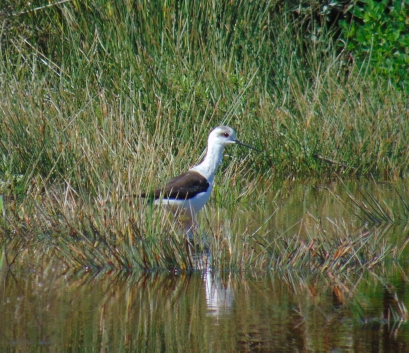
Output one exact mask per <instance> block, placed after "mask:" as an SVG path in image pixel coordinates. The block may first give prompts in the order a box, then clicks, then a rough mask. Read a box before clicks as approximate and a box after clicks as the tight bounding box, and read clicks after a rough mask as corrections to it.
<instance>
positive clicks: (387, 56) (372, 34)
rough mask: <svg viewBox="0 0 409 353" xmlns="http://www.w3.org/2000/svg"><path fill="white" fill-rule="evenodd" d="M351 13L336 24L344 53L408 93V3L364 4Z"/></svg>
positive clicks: (383, 2) (364, 2)
mask: <svg viewBox="0 0 409 353" xmlns="http://www.w3.org/2000/svg"><path fill="white" fill-rule="evenodd" d="M352 13H353V18H352V20H350V21H341V22H340V25H341V28H342V29H343V33H344V35H345V36H346V38H347V45H346V49H347V50H348V51H349V52H351V53H352V55H353V57H354V59H356V60H358V62H359V64H360V65H362V64H363V63H364V62H365V61H368V62H369V63H370V65H371V67H373V68H374V72H375V73H376V74H380V75H382V76H385V77H387V78H389V79H390V83H391V84H392V85H396V86H397V87H399V88H401V89H403V90H405V91H406V92H409V71H408V67H409V1H393V2H392V4H391V1H388V0H383V1H374V0H364V1H360V2H359V4H358V5H357V6H355V7H354V8H353V11H352Z"/></svg>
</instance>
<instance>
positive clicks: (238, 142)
mask: <svg viewBox="0 0 409 353" xmlns="http://www.w3.org/2000/svg"><path fill="white" fill-rule="evenodd" d="M234 142H235V143H237V144H238V145H240V146H244V147H247V148H250V149H252V150H254V151H257V152H261V151H260V150H258V149H257V148H255V147H253V146H250V145H246V144H245V143H243V142H240V141H239V140H234Z"/></svg>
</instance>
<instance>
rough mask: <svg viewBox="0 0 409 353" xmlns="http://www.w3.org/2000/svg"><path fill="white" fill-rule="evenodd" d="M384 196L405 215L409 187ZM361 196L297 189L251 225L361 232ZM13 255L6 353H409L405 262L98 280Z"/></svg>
mask: <svg viewBox="0 0 409 353" xmlns="http://www.w3.org/2000/svg"><path fill="white" fill-rule="evenodd" d="M368 187H369V186H368ZM376 188H377V190H378V189H379V190H378V191H377V193H376V194H375V191H374V190H373V189H371V192H372V195H375V196H376V197H377V199H378V200H385V201H386V204H387V205H388V207H389V208H390V209H391V210H393V209H395V210H400V207H401V206H402V205H400V204H399V201H398V200H397V198H396V197H395V196H394V194H393V192H392V191H393V190H397V189H398V190H401V191H402V192H403V193H404V190H405V187H404V186H399V187H397V186H396V185H389V184H385V185H384V186H382V187H380V186H379V185H377V186H376ZM359 190H361V189H360V188H359V187H356V189H354V187H352V186H350V187H349V188H348V189H346V187H345V186H342V185H335V186H334V185H332V186H328V185H327V186H325V187H318V188H317V187H312V186H297V187H295V188H293V189H291V190H288V191H287V192H286V193H282V194H280V195H278V196H277V194H276V195H275V197H274V200H273V201H272V202H271V203H268V206H265V205H264V206H260V209H258V208H257V207H253V210H252V212H253V213H251V212H250V211H248V213H249V218H248V219H249V220H251V222H252V225H251V227H254V228H256V227H257V222H260V220H262V219H263V217H265V215H266V214H268V213H269V212H270V213H271V212H273V211H274V212H275V213H274V217H272V218H271V219H270V221H269V222H270V228H271V229H274V230H275V231H276V232H283V231H284V230H288V229H291V228H292V227H294V228H297V229H299V228H300V227H299V224H300V223H303V224H305V223H308V222H310V220H311V219H316V218H317V217H319V218H321V219H322V222H323V224H326V223H328V224H334V223H335V224H338V223H337V222H339V224H347V225H346V226H345V227H344V229H349V226H348V225H349V224H352V223H354V222H357V220H356V217H357V216H356V215H355V214H354V213H353V212H351V209H348V208H347V207H345V204H344V203H343V202H346V200H347V199H348V197H347V191H348V192H350V193H352V194H353V195H360V194H361V195H362V193H361V191H359ZM334 195H335V196H334ZM363 195H367V194H365V193H364V194H363ZM388 195H389V196H390V199H388V198H387V196H388ZM356 197H358V196H356ZM340 199H341V200H343V201H342V202H340V201H339V200H340ZM337 200H338V201H337ZM340 205H341V206H340ZM342 205H344V206H342ZM394 205H396V207H395V206H394ZM261 208H262V209H263V211H261ZM262 213H263V214H262ZM249 222H250V221H249ZM249 227H250V225H249ZM406 228H407V227H406V222H404V221H402V222H395V224H393V225H392V226H390V227H388V229H387V231H385V235H384V239H385V241H391V240H392V241H398V240H399V241H402V243H404V242H405V239H406V238H407V237H408V231H407V230H406ZM308 229H309V228H308V227H303V232H304V231H305V232H308V231H309V230H308ZM395 239H396V240H395ZM403 251H404V250H403ZM5 254H6V253H5V252H3V256H2V268H1V271H0V284H1V287H0V288H1V289H0V317H1V318H2V324H1V326H0V351H7V352H9V351H10V352H59V351H73V352H127V351H130V352H164V351H167V352H334V353H335V352H409V324H408V322H407V318H408V314H407V312H406V308H407V307H408V306H409V284H408V282H409V279H408V278H409V276H408V263H407V262H408V261H407V257H406V256H405V251H404V252H403V255H402V256H401V258H400V261H398V262H390V263H388V264H387V265H386V266H384V267H383V268H381V269H374V270H373V271H356V272H352V273H347V274H338V275H335V274H332V273H331V272H325V271H322V272H317V271H314V272H309V271H308V269H306V271H300V270H298V271H291V270H288V269H286V270H284V269H280V268H276V269H270V270H267V271H263V272H255V271H252V270H251V269H249V271H248V272H246V273H235V272H217V271H212V270H211V269H208V270H205V271H193V272H190V273H184V272H178V271H173V272H167V271H166V272H156V273H146V272H139V271H135V272H134V273H126V272H117V271H96V270H95V271H89V270H88V271H87V270H85V269H68V268H67V267H66V266H65V264H64V263H63V262H61V261H59V260H58V259H55V258H51V259H49V258H47V257H43V256H41V254H37V253H36V252H35V251H28V250H25V251H22V252H20V253H18V254H15V255H16V256H17V257H16V261H15V262H14V263H13V264H12V265H11V266H8V264H10V263H11V262H12V260H13V259H12V258H11V255H10V254H9V253H8V255H7V256H8V257H6V255H5Z"/></svg>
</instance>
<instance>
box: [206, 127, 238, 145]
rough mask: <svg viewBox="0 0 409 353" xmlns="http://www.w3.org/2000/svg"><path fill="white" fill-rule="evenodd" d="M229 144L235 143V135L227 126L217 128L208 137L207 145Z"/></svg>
mask: <svg viewBox="0 0 409 353" xmlns="http://www.w3.org/2000/svg"><path fill="white" fill-rule="evenodd" d="M230 143H236V133H235V132H234V130H233V129H232V128H231V127H229V126H218V127H217V128H215V129H214V130H213V131H212V132H211V133H210V135H209V139H208V145H209V146H212V145H220V146H223V147H224V146H226V145H228V144H230Z"/></svg>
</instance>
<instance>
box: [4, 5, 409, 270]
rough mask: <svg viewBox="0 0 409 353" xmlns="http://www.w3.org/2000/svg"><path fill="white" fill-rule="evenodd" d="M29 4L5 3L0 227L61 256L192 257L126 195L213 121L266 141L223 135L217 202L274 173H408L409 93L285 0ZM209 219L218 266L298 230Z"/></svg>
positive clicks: (300, 176)
mask: <svg viewBox="0 0 409 353" xmlns="http://www.w3.org/2000/svg"><path fill="white" fill-rule="evenodd" d="M24 4H25V3H23V2H22V3H21V4H19V3H17V4H16V3H10V4H9V5H10V7H7V11H6V10H4V11H3V12H2V13H1V18H2V20H3V26H4V27H3V28H4V29H3V30H2V32H1V46H0V53H1V57H2V60H1V61H0V89H1V91H2V98H1V100H0V115H1V119H0V131H1V137H0V179H1V184H0V194H2V195H6V196H7V197H8V198H11V200H13V201H12V207H11V209H10V210H7V214H8V215H9V218H8V219H9V220H10V221H9V222H11V224H12V226H9V225H8V226H7V225H6V227H5V228H3V233H4V234H6V235H7V234H8V235H10V232H17V233H18V234H19V235H20V236H22V237H33V238H38V239H42V240H43V241H44V242H45V243H47V244H50V246H51V247H52V248H53V249H57V251H58V252H59V254H60V255H62V257H63V258H64V259H65V261H67V263H68V265H70V266H74V265H76V266H77V265H79V266H91V267H97V268H101V267H103V266H105V265H107V264H108V265H110V266H112V267H114V268H125V269H131V268H134V267H142V268H145V269H155V268H172V267H177V268H182V269H186V268H190V267H191V263H192V259H191V258H190V255H189V253H188V252H186V244H185V242H184V240H183V238H181V237H180V236H178V231H177V229H175V226H174V222H173V221H172V220H171V219H169V218H167V216H165V215H163V214H162V213H161V212H159V213H158V212H154V211H151V210H149V208H147V209H144V208H143V205H141V204H140V202H139V201H137V200H132V202H131V203H130V201H129V198H128V196H129V195H133V194H135V193H136V194H137V193H139V192H141V191H144V190H149V189H151V188H153V187H154V186H155V185H160V184H162V183H163V182H164V181H165V180H167V179H168V178H170V177H172V176H174V175H176V174H178V173H180V172H182V171H184V170H186V169H187V168H188V167H189V166H192V165H193V164H195V163H197V162H198V161H199V160H200V156H201V154H202V152H203V150H204V147H205V144H206V138H207V135H208V133H209V131H210V130H211V129H212V128H214V127H215V126H217V125H220V124H228V125H230V126H232V127H233V128H235V130H236V132H237V135H238V138H239V139H240V140H243V141H244V142H247V143H250V144H253V145H254V146H255V147H256V148H258V149H261V150H262V151H263V152H262V153H254V152H250V153H249V152H248V151H247V150H245V149H240V148H238V147H233V146H231V147H229V148H228V150H227V151H226V153H227V154H228V157H226V158H225V163H224V164H223V166H222V168H221V169H222V171H221V172H220V173H219V174H218V176H217V179H216V185H217V187H216V189H215V190H214V191H215V192H214V194H215V195H214V196H215V199H216V200H217V202H218V203H219V204H221V203H223V204H227V205H234V203H235V202H237V200H240V201H241V202H250V201H253V202H254V201H258V200H261V199H262V198H263V194H262V192H258V191H257V192H256V191H255V190H256V188H255V186H256V185H257V183H260V182H262V183H265V185H266V186H269V185H272V183H273V180H274V181H275V182H283V181H284V180H305V179H308V178H314V179H320V178H328V179H333V178H334V177H337V176H341V177H343V178H345V179H349V178H356V177H359V178H375V179H378V180H384V179H398V178H401V177H406V176H407V172H408V163H409V158H408V157H409V149H408V148H407V141H408V135H409V125H408V124H407V98H406V97H405V96H404V94H403V93H402V92H398V91H396V90H394V88H393V87H389V86H388V84H387V81H386V80H384V79H383V78H382V77H381V76H376V75H373V74H369V71H366V70H365V68H364V69H362V68H361V66H360V69H358V68H357V67H354V66H353V65H350V64H348V63H347V62H345V60H344V57H343V56H342V55H339V52H338V47H337V43H336V39H335V37H334V35H333V33H331V32H330V31H329V30H325V27H321V28H318V27H314V26H313V25H312V24H311V25H309V24H308V23H306V22H303V20H302V18H296V17H294V16H293V13H292V12H290V11H288V9H287V8H286V7H285V6H284V5H282V4H281V3H280V2H277V3H271V2H257V3H242V4H240V5H237V4H232V3H229V2H226V3H223V4H219V3H216V2H212V1H206V2H197V3H195V2H172V3H169V2H160V1H153V2H152V1H151V2H147V1H142V2H138V3H137V4H136V3H135V4H133V3H130V2H127V1H123V2H108V1H107V2H105V1H88V2H83V1H70V2H63V3H55V4H50V6H45V5H47V4H48V2H47V3H44V2H42V1H37V2H33V3H32V7H31V8H26V7H24V6H25V5H24ZM236 5H237V6H236ZM33 8H38V9H37V10H36V11H31V10H30V9H33ZM316 25H317V24H316ZM312 34H314V39H312ZM192 136H194V137H195V138H194V139H192ZM228 188H229V189H230V190H232V191H233V192H232V193H231V194H230V195H229V194H228V193H226V190H227V189H228ZM230 207H233V206H230ZM232 222H233V223H234V221H233V220H232ZM225 227H226V228H228V225H226V226H225ZM220 231H221V230H220V229H218V228H216V229H213V230H212V234H210V237H211V239H213V240H215V241H214V242H213V245H212V246H213V248H212V249H211V250H212V251H213V254H214V257H213V260H212V261H214V264H215V266H218V267H222V268H247V267H248V266H250V265H251V266H255V267H260V268H265V267H266V263H268V261H270V260H271V257H270V255H271V254H272V253H274V252H277V251H279V252H280V251H281V252H284V253H283V254H282V256H285V254H286V253H285V252H286V251H289V250H288V249H290V248H291V247H292V246H298V245H299V244H300V241H299V240H298V239H297V237H295V238H291V240H290V244H280V243H279V242H280V240H277V242H276V243H275V245H274V246H277V248H276V249H275V250H272V248H271V247H272V245H271V243H270V241H268V240H265V239H264V238H265V233H266V234H267V233H268V230H267V229H264V228H262V229H261V230H260V233H261V237H262V238H263V239H264V240H262V241H260V239H259V238H258V235H257V236H256V235H254V234H252V233H244V234H242V235H237V233H235V232H232V235H231V236H228V234H227V232H225V233H223V234H222V235H220ZM263 232H265V233H263ZM322 236H324V234H322ZM226 239H227V240H226ZM322 239H323V241H324V238H322ZM348 239H349V238H348ZM219 240H220V241H219ZM347 241H348V242H353V241H352V239H349V240H347ZM361 241H364V240H361ZM354 244H355V243H354ZM354 244H352V245H351V246H352V247H355V246H357V247H358V248H359V247H360V246H361V245H359V244H362V243H359V244H358V245H354ZM327 245H330V244H329V243H328V244H327ZM259 247H261V248H259ZM255 249H259V250H255ZM286 249H287V250H286ZM300 251H301V250H300ZM328 251H329V250H325V251H324V252H323V254H325V253H327V252H328ZM376 251H378V253H379V256H382V254H384V250H383V248H382V247H380V248H379V249H377V250H376ZM268 254H270V255H268ZM307 254H308V252H306V253H305V254H303V255H300V256H301V257H303V256H307ZM243 256H244V260H241V259H242V258H243ZM322 256H324V255H322ZM353 256H354V255H353ZM324 257H325V256H324ZM303 258H304V257H303ZM266 261H267V262H266ZM346 261H347V262H348V263H351V261H352V260H346ZM368 261H369V260H368ZM300 263H303V261H302V262H300ZM324 263H325V259H324Z"/></svg>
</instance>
